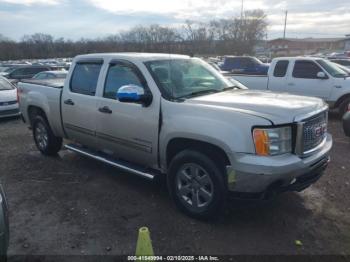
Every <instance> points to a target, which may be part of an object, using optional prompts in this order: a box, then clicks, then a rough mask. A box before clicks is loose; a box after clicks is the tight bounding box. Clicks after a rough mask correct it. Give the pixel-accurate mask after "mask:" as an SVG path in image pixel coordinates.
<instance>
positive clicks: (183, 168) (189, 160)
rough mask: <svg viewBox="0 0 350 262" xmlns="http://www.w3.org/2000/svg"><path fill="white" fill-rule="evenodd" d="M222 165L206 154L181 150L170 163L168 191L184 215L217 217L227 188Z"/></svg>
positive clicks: (205, 217)
mask: <svg viewBox="0 0 350 262" xmlns="http://www.w3.org/2000/svg"><path fill="white" fill-rule="evenodd" d="M220 170H222V169H221V167H218V166H216V164H215V163H214V162H213V160H211V159H210V158H209V157H208V156H206V155H204V154H202V153H199V152H197V151H193V150H184V151H182V152H180V153H179V154H177V155H176V156H175V157H174V159H173V160H172V161H171V163H170V167H169V174H168V187H169V192H170V194H171V197H172V199H173V201H174V202H175V204H176V206H177V207H178V208H179V209H180V210H181V211H183V212H184V213H185V214H187V215H189V216H191V217H194V218H198V219H208V218H212V217H214V216H217V215H218V213H220V211H221V210H222V207H223V206H224V203H225V200H226V194H227V187H226V184H225V182H224V174H223V173H222V172H221V171H220Z"/></svg>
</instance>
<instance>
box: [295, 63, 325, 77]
mask: <svg viewBox="0 0 350 262" xmlns="http://www.w3.org/2000/svg"><path fill="white" fill-rule="evenodd" d="M319 72H323V71H322V69H321V68H320V67H319V66H318V65H316V64H315V63H314V62H311V61H296V62H295V65H294V69H293V77H295V78H308V79H317V73H319Z"/></svg>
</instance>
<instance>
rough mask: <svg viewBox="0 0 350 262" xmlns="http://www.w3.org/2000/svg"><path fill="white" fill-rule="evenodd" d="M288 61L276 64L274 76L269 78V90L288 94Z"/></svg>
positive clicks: (280, 61)
mask: <svg viewBox="0 0 350 262" xmlns="http://www.w3.org/2000/svg"><path fill="white" fill-rule="evenodd" d="M288 68H289V61H288V60H279V61H277V62H276V64H275V67H274V69H273V72H271V73H272V76H271V75H270V76H269V83H268V89H269V90H271V91H276V92H288V89H289V87H288V84H287V81H288V74H287V73H288Z"/></svg>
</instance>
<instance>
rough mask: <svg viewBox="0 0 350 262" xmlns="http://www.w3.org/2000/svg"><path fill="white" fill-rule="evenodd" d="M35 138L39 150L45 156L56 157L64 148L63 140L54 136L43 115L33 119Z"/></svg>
mask: <svg viewBox="0 0 350 262" xmlns="http://www.w3.org/2000/svg"><path fill="white" fill-rule="evenodd" d="M33 137H34V141H35V144H36V146H37V148H38V149H39V150H40V152H41V153H42V154H44V155H48V156H53V155H56V154H57V152H58V151H60V149H61V147H62V138H60V137H56V136H55V135H54V134H53V132H52V130H51V128H50V126H49V124H48V122H47V120H46V119H45V118H44V117H42V116H41V115H38V116H35V117H34V119H33Z"/></svg>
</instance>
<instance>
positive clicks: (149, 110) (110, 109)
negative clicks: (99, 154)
mask: <svg viewBox="0 0 350 262" xmlns="http://www.w3.org/2000/svg"><path fill="white" fill-rule="evenodd" d="M125 85H137V86H140V87H142V88H144V89H148V84H147V82H146V80H145V78H144V76H143V75H142V73H141V72H140V70H139V69H138V68H137V66H135V65H134V64H132V63H130V62H127V61H113V62H112V63H111V64H110V65H109V68H108V70H107V73H106V78H105V83H104V89H103V90H102V93H101V94H99V96H98V101H97V108H98V110H97V111H98V112H97V118H96V119H97V125H96V126H97V130H96V136H97V140H98V143H99V147H100V149H101V150H102V151H104V152H106V153H109V154H113V155H114V156H115V157H117V158H119V159H122V160H126V161H129V162H133V163H137V164H141V165H147V166H148V165H149V164H151V163H153V164H154V165H156V164H157V148H158V121H159V101H153V102H152V104H151V105H149V106H147V107H145V106H143V105H142V104H139V103H133V102H130V103H127V102H120V101H119V100H118V99H117V91H118V90H119V88H120V87H122V86H125ZM148 91H149V89H148Z"/></svg>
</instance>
